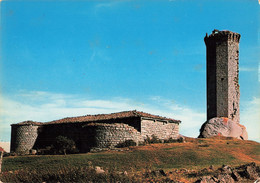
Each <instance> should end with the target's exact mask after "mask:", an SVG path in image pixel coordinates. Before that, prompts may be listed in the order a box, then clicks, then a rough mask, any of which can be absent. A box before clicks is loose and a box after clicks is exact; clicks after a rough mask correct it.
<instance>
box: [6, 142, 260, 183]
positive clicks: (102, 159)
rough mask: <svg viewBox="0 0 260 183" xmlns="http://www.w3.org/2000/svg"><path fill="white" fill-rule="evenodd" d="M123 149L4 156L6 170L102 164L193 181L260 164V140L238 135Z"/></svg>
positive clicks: (113, 169)
mask: <svg viewBox="0 0 260 183" xmlns="http://www.w3.org/2000/svg"><path fill="white" fill-rule="evenodd" d="M122 150H123V151H107V152H99V153H87V154H74V155H66V156H63V155H53V156H50V155H45V156H20V157H12V156H11V157H5V158H4V161H3V165H2V167H3V170H2V171H3V172H7V171H13V172H14V171H19V170H29V171H32V170H33V171H34V172H44V171H43V170H46V172H49V173H50V172H57V171H59V170H64V169H66V168H68V167H69V168H70V169H73V168H85V167H90V166H91V167H95V166H99V167H102V168H103V169H104V170H108V172H124V171H126V172H127V174H128V176H134V175H135V176H137V175H140V176H141V175H143V174H144V172H151V171H153V170H163V171H165V172H178V171H179V172H180V171H181V170H185V172H186V173H183V174H182V173H180V174H178V175H177V174H176V175H175V174H174V176H175V177H176V176H177V177H178V179H182V180H184V182H185V181H188V182H189V181H194V180H195V179H197V178H198V176H200V174H196V176H190V175H189V174H187V172H193V174H194V172H196V171H199V170H201V169H204V168H209V167H210V166H211V167H214V168H219V167H221V166H222V165H223V164H225V165H232V166H238V165H242V164H245V163H250V162H255V163H256V164H257V165H260V144H259V143H257V142H254V141H242V140H236V139H225V138H220V137H217V138H211V139H193V138H187V139H186V142H185V143H168V144H149V145H146V146H138V147H130V148H124V149H122Z"/></svg>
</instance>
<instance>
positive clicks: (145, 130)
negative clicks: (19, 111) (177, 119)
mask: <svg viewBox="0 0 260 183" xmlns="http://www.w3.org/2000/svg"><path fill="white" fill-rule="evenodd" d="M141 134H142V137H143V138H147V136H148V137H151V136H152V135H155V136H156V137H158V138H159V139H162V140H166V139H169V138H172V139H177V138H178V136H179V124H178V123H169V122H168V123H167V122H162V121H154V120H148V119H143V120H142V121H141Z"/></svg>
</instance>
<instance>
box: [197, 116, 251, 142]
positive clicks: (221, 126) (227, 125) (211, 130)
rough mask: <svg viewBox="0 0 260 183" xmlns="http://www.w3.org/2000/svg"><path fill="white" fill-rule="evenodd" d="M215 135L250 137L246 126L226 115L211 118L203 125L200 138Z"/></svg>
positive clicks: (245, 138)
mask: <svg viewBox="0 0 260 183" xmlns="http://www.w3.org/2000/svg"><path fill="white" fill-rule="evenodd" d="M214 136H224V137H233V138H237V139H242V140H247V139H248V135H247V131H246V127H245V126H243V125H241V124H239V123H237V122H234V121H233V120H231V119H228V118H225V117H215V118H211V119H210V120H208V121H206V122H205V123H204V124H203V125H202V126H201V129H200V135H199V138H208V137H214Z"/></svg>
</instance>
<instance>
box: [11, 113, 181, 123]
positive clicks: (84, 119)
mask: <svg viewBox="0 0 260 183" xmlns="http://www.w3.org/2000/svg"><path fill="white" fill-rule="evenodd" d="M130 117H143V118H149V119H156V120H164V121H169V122H173V123H180V122H181V121H180V120H175V119H171V118H166V117H162V116H158V115H153V114H149V113H145V112H141V111H136V110H133V111H123V112H117V113H111V114H97V115H86V116H78V117H67V118H63V119H58V120H54V121H50V122H46V123H42V122H35V121H23V122H20V123H17V124H12V125H48V124H62V123H79V122H95V121H105V120H114V119H122V118H130Z"/></svg>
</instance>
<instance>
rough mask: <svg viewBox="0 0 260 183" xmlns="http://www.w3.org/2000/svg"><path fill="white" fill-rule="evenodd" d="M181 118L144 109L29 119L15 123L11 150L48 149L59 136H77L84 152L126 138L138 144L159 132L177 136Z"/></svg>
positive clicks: (170, 136)
mask: <svg viewBox="0 0 260 183" xmlns="http://www.w3.org/2000/svg"><path fill="white" fill-rule="evenodd" d="M180 122H181V121H179V120H175V119H170V118H165V117H161V116H157V115H152V114H148V113H145V112H140V111H136V110H134V111H124V112H119V113H111V114H99V115H87V116H79V117H70V118H63V119H60V120H55V121H51V122H45V123H42V122H34V121H25V122H21V123H17V124H12V125H11V126H12V132H11V151H12V152H16V153H18V154H28V153H29V151H30V150H31V149H44V148H46V147H48V146H50V145H52V144H53V143H54V142H55V138H56V137H58V136H60V135H61V136H66V137H68V138H70V139H73V140H74V141H75V143H76V146H77V148H78V149H79V151H80V152H88V151H90V150H91V149H93V148H99V149H102V148H113V147H115V146H116V145H117V144H119V143H122V142H124V141H126V140H133V141H135V142H136V143H137V144H138V143H140V142H143V141H144V140H145V139H146V138H148V137H152V135H155V136H156V137H158V138H159V139H161V140H164V139H169V138H172V139H177V138H178V137H179V124H180Z"/></svg>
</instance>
